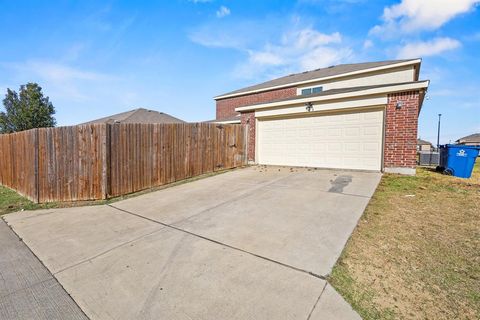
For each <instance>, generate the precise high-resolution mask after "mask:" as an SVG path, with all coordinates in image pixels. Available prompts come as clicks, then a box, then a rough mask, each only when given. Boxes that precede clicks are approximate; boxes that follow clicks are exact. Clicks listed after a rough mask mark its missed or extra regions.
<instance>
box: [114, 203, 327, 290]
mask: <svg viewBox="0 0 480 320" xmlns="http://www.w3.org/2000/svg"><path fill="white" fill-rule="evenodd" d="M107 206H109V207H112V208H114V209H117V210H119V211H122V212H125V213H128V214H131V215H134V216H136V217H139V218H142V219H145V220H148V221H151V222H154V223H158V224H160V225H162V226H165V227H167V228H171V229H173V230H177V231H180V232H183V233H186V234H189V235H191V236H194V237H197V238H200V239H203V240H206V241H210V242H212V243H215V244H218V245H221V246H223V247H226V248H230V249H232V250H236V251H240V252H243V253H246V254H249V255H251V256H254V257H257V258H260V259H263V260H266V261H269V262H272V263H275V264H278V265H280V266H283V267H286V268H289V269H292V270H295V271H299V272H302V273H305V274H308V275H310V276H312V277H315V278H319V279H321V280H325V281H326V280H327V279H326V278H325V277H324V276H322V275H320V274H316V273H314V272H311V271H308V270H304V269H301V268H297V267H294V266H291V265H288V264H285V263H283V262H280V261H277V260H273V259H270V258H267V257H264V256H261V255H258V254H255V253H253V252H250V251H246V250H243V249H241V248H237V247H234V246H231V245H229V244H226V243H223V242H220V241H217V240H214V239H210V238H208V237H205V236H202V235H200V234H197V233H194V232H190V231H187V230H184V229H182V228H179V227H176V226H174V225H171V224H167V223H164V222H161V221H157V220H154V219H151V218H148V217H144V216H142V215H139V214H137V213H134V212H131V211H128V210H125V209H121V208H117V207H115V206H114V205H111V204H107Z"/></svg>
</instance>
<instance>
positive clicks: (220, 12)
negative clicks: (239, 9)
mask: <svg viewBox="0 0 480 320" xmlns="http://www.w3.org/2000/svg"><path fill="white" fill-rule="evenodd" d="M216 14H217V18H223V17H226V16H228V15H229V14H230V9H228V8H227V7H225V6H221V7H220V8H218V10H217V12H216Z"/></svg>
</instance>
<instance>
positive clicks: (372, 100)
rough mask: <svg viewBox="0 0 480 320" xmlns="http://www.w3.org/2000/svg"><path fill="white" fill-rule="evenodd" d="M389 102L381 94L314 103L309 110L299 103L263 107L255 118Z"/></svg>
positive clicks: (256, 112) (369, 106) (364, 106)
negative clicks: (268, 107)
mask: <svg viewBox="0 0 480 320" xmlns="http://www.w3.org/2000/svg"><path fill="white" fill-rule="evenodd" d="M387 103H388V99H387V96H386V95H380V96H375V97H368V98H366V99H355V100H343V101H334V102H329V103H323V104H313V105H312V108H313V110H312V111H307V110H306V109H305V105H302V104H299V105H295V106H290V107H287V108H271V109H261V110H256V111H255V118H263V117H276V116H290V115H292V116H293V115H313V114H316V113H319V112H326V111H327V112H330V111H334V110H338V111H340V110H346V109H365V108H371V107H376V108H379V107H382V106H385V105H386V104H387Z"/></svg>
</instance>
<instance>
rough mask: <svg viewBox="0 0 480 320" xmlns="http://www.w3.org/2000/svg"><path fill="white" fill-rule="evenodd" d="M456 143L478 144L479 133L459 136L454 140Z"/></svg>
mask: <svg viewBox="0 0 480 320" xmlns="http://www.w3.org/2000/svg"><path fill="white" fill-rule="evenodd" d="M456 142H457V143H478V144H480V133H474V134H471V135H469V136H466V137H463V138H460V139H458V140H457V141H456Z"/></svg>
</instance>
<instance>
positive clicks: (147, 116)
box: [82, 108, 185, 124]
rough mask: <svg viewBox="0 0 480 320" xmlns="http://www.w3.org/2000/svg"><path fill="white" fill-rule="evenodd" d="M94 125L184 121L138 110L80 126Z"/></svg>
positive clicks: (156, 112) (145, 110)
mask: <svg viewBox="0 0 480 320" xmlns="http://www.w3.org/2000/svg"><path fill="white" fill-rule="evenodd" d="M94 123H185V121H183V120H180V119H178V118H175V117H172V116H171V115H169V114H166V113H163V112H158V111H155V110H148V109H144V108H138V109H134V110H130V111H126V112H122V113H117V114H114V115H111V116H108V117H104V118H100V119H96V120H92V121H89V122H85V123H82V124H94Z"/></svg>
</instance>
